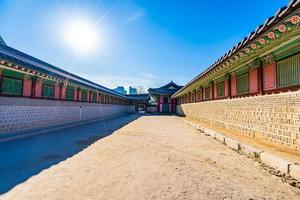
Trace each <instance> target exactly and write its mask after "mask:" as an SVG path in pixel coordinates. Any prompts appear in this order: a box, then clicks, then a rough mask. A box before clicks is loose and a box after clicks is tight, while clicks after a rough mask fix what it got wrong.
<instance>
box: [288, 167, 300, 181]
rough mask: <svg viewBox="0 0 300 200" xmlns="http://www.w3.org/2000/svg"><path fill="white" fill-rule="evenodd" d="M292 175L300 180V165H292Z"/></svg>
mask: <svg viewBox="0 0 300 200" xmlns="http://www.w3.org/2000/svg"><path fill="white" fill-rule="evenodd" d="M290 176H291V177H293V178H294V179H297V180H298V181H300V165H296V164H294V165H290Z"/></svg>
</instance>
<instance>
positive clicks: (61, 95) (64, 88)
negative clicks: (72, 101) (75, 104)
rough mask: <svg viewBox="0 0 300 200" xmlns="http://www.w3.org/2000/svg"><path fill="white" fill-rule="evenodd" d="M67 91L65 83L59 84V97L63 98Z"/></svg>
mask: <svg viewBox="0 0 300 200" xmlns="http://www.w3.org/2000/svg"><path fill="white" fill-rule="evenodd" d="M66 93H67V85H66V84H65V83H61V84H60V99H61V100H65V99H66Z"/></svg>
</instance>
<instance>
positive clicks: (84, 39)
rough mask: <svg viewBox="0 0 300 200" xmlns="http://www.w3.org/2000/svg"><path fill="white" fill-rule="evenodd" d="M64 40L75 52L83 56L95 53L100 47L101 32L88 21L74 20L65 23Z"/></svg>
mask: <svg viewBox="0 0 300 200" xmlns="http://www.w3.org/2000/svg"><path fill="white" fill-rule="evenodd" d="M62 29H63V40H64V42H65V43H66V44H67V45H68V47H69V48H71V49H72V50H73V51H74V52H76V53H79V54H81V55H86V54H90V53H93V52H94V51H96V50H97V47H98V45H99V31H98V30H97V28H96V27H95V26H94V25H93V23H91V22H89V21H88V20H86V19H73V20H69V21H68V22H67V23H65V25H64V27H63V28H62Z"/></svg>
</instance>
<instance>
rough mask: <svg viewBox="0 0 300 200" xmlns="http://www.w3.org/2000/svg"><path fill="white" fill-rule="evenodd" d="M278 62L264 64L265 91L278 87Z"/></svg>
mask: <svg viewBox="0 0 300 200" xmlns="http://www.w3.org/2000/svg"><path fill="white" fill-rule="evenodd" d="M276 81H277V80H276V62H272V63H268V64H265V65H264V66H263V92H265V91H268V90H273V89H276V88H277V84H276Z"/></svg>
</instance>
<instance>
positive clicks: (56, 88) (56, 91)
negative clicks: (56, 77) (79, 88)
mask: <svg viewBox="0 0 300 200" xmlns="http://www.w3.org/2000/svg"><path fill="white" fill-rule="evenodd" d="M59 97H60V83H59V82H56V83H55V84H54V99H59Z"/></svg>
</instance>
